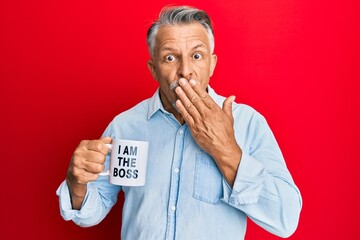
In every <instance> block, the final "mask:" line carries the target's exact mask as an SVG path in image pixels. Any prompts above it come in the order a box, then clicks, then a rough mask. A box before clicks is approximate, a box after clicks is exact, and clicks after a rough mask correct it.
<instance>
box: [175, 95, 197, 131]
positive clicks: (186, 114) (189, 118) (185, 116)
mask: <svg viewBox="0 0 360 240" xmlns="http://www.w3.org/2000/svg"><path fill="white" fill-rule="evenodd" d="M175 104H176V107H177V108H178V110H179V112H180V114H181V116H182V117H183V119H184V120H185V122H187V123H188V125H189V126H192V125H193V124H194V119H193V118H192V116H191V115H190V114H189V112H188V111H187V110H186V108H185V107H184V105H183V104H182V102H181V100H180V99H178V100H176V102H175Z"/></svg>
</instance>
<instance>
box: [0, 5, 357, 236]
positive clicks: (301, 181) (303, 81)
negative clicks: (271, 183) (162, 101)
mask: <svg viewBox="0 0 360 240" xmlns="http://www.w3.org/2000/svg"><path fill="white" fill-rule="evenodd" d="M169 3H173V4H189V5H194V6H196V7H199V8H203V9H204V10H206V11H208V12H209V13H210V15H211V16H212V18H213V21H214V27H215V38H216V44H215V45H216V47H215V52H216V53H217V55H218V66H217V69H216V71H215V74H214V76H213V78H212V80H211V85H212V87H213V88H215V89H216V90H217V92H218V93H220V94H222V95H230V94H235V95H236V96H237V99H236V101H237V102H242V103H246V104H249V105H251V106H253V107H255V108H256V109H257V110H259V111H260V112H261V113H262V114H263V115H265V117H266V118H267V120H268V122H269V124H270V126H271V128H272V130H273V131H274V133H275V136H276V137H277V140H278V142H279V144H280V147H281V148H282V151H283V154H284V156H285V158H286V160H287V165H288V168H289V169H290V171H291V172H292V175H293V177H294V179H295V182H296V183H297V185H298V187H299V188H300V190H301V192H302V196H303V201H304V205H303V210H302V213H301V219H300V223H299V227H298V229H297V231H296V232H295V234H294V235H293V236H292V237H291V239H301V240H304V239H356V236H357V235H358V234H357V232H358V231H357V230H356V227H357V225H358V223H359V221H358V215H359V214H360V209H359V202H360V197H359V194H358V190H359V187H358V185H359V175H358V174H357V172H358V171H359V170H360V169H359V163H358V162H359V157H358V154H357V150H358V149H359V148H360V146H359V143H360V141H359V134H360V131H359V123H360V119H359V115H360V114H359V109H360V106H359V102H360V101H359V97H358V95H359V93H358V92H359V88H358V81H359V80H360V70H359V63H360V61H359V56H360V51H359V42H360V41H359V40H360V39H359V38H360V37H359V36H360V33H359V31H360V24H359V23H360V21H359V3H358V1H355V0H349V1H346V0H342V1H325V0H323V1H321V0H319V1H313V0H302V1H295V0H288V1H281V0H272V1H267V0H261V1H260V0H259V1H253V0H244V1H236V0H230V1H217V0H203V1H176V0H174V1H165V0H164V1H156V2H154V1H151V4H150V2H149V1H144V0H141V1H134V2H132V1H68V0H65V1H46V0H43V1H41V0H33V1H18V0H1V1H0V114H1V117H0V119H1V120H0V121H1V122H0V123H1V124H0V130H1V144H0V146H1V171H2V173H1V175H0V180H1V190H2V193H1V200H0V204H1V205H0V206H1V224H0V228H1V230H0V239H100V238H101V239H119V232H120V226H121V217H120V216H121V204H118V205H117V206H116V207H115V208H114V209H113V210H112V212H111V213H110V215H109V216H108V217H107V218H106V220H104V221H103V222H102V223H101V224H100V225H98V226H95V227H93V228H88V229H82V228H80V227H77V226H75V225H74V224H73V223H72V222H65V221H63V220H62V218H61V217H60V215H59V210H58V200H57V197H56V195H55V190H56V189H57V187H58V185H59V184H60V183H61V181H62V180H63V179H64V177H65V172H66V169H67V166H68V163H69V160H70V158H71V155H72V151H73V150H74V149H75V147H76V146H77V144H78V143H79V142H80V140H82V139H94V138H98V137H99V136H100V135H101V133H102V131H103V130H104V129H105V127H106V126H107V124H108V123H109V121H111V120H112V118H113V117H114V116H115V115H116V114H118V113H119V112H121V111H124V110H126V109H128V108H129V107H131V106H133V105H134V104H136V103H137V102H139V101H140V100H142V99H144V98H147V97H150V96H151V95H152V94H153V92H154V90H155V89H156V86H157V85H156V82H155V81H154V80H153V79H152V78H151V75H150V73H149V72H148V69H147V67H146V61H147V60H148V53H147V48H146V43H145V35H146V31H147V28H148V27H149V25H150V23H151V20H153V19H155V18H156V17H157V15H158V12H159V10H160V9H161V8H162V6H164V5H166V4H169ZM120 199H122V196H121V198H120ZM121 201H122V200H120V202H121ZM246 239H247V240H251V239H278V238H277V237H275V236H272V235H270V234H269V233H267V232H265V231H264V230H262V229H260V228H259V227H257V226H255V225H254V224H252V223H249V227H248V233H247V237H246Z"/></svg>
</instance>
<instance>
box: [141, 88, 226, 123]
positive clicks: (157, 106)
mask: <svg viewBox="0 0 360 240" xmlns="http://www.w3.org/2000/svg"><path fill="white" fill-rule="evenodd" d="M207 89H208V93H209V95H210V97H211V98H212V99H214V101H215V102H216V103H217V104H218V105H219V106H221V104H222V102H223V101H224V98H223V97H221V96H219V95H217V94H216V93H215V91H214V89H212V88H211V87H210V85H208V87H207ZM158 110H160V111H162V112H164V113H167V114H170V113H169V112H168V111H166V110H165V109H164V107H163V105H162V102H161V99H160V90H159V88H158V89H157V90H156V92H155V93H154V95H153V96H152V97H151V98H150V99H149V110H148V114H147V118H148V119H150V118H151V117H152V116H153V115H154V114H155V113H156V112H157V111H158Z"/></svg>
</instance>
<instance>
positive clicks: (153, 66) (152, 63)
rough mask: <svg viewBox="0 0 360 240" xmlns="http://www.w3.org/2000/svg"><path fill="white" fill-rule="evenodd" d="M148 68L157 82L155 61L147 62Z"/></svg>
mask: <svg viewBox="0 0 360 240" xmlns="http://www.w3.org/2000/svg"><path fill="white" fill-rule="evenodd" d="M147 66H148V68H149V70H150V72H151V75H152V76H153V78H154V79H155V80H156V81H157V75H156V67H155V64H154V61H153V60H152V59H150V60H149V61H148V62H147Z"/></svg>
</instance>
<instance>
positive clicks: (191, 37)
mask: <svg viewBox="0 0 360 240" xmlns="http://www.w3.org/2000/svg"><path fill="white" fill-rule="evenodd" d="M189 42H194V44H196V42H201V43H202V44H203V45H205V46H206V47H209V36H208V32H207V31H206V29H205V27H203V26H202V25H201V24H200V23H197V22H196V23H190V24H183V25H167V26H162V27H160V28H159V30H158V33H157V35H156V46H157V50H160V49H161V48H162V47H163V46H165V45H174V44H175V45H178V44H187V43H189Z"/></svg>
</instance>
